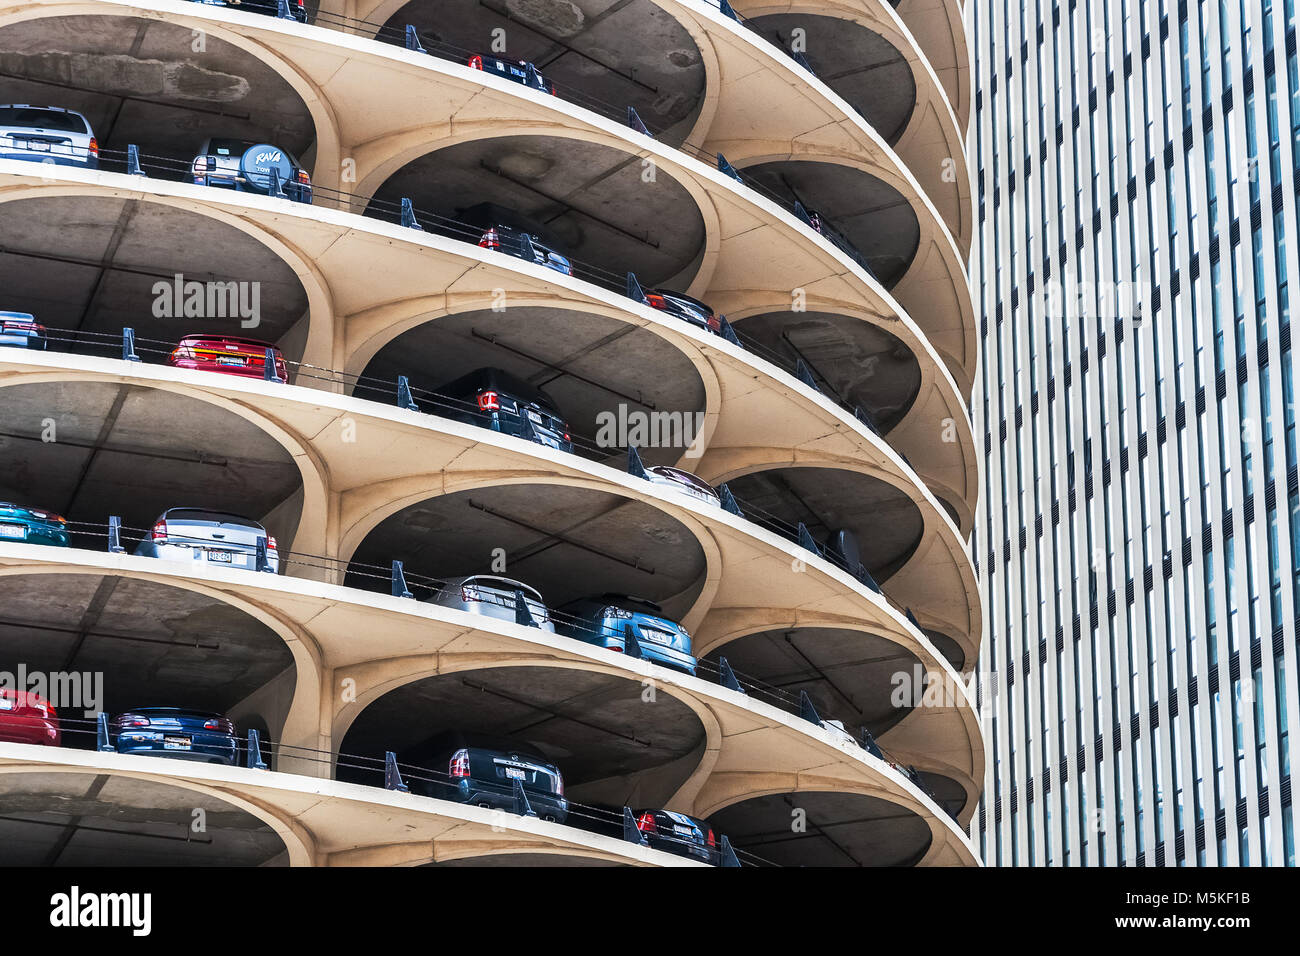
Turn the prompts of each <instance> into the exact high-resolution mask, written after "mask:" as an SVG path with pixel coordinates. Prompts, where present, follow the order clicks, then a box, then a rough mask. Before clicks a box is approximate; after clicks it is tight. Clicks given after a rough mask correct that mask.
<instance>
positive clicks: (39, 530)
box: [0, 501, 68, 548]
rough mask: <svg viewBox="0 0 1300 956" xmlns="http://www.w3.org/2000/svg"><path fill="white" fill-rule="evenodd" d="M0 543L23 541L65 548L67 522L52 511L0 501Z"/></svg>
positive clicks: (66, 543) (66, 544)
mask: <svg viewBox="0 0 1300 956" xmlns="http://www.w3.org/2000/svg"><path fill="white" fill-rule="evenodd" d="M0 541H25V542H27V543H28V544H44V545H48V546H49V547H51V548H66V547H67V546H68V522H67V519H65V518H64V517H62V516H61V515H56V514H55V513H54V512H53V511H45V510H44V509H42V508H28V507H25V506H23V505H16V504H13V503H12V502H8V501H0Z"/></svg>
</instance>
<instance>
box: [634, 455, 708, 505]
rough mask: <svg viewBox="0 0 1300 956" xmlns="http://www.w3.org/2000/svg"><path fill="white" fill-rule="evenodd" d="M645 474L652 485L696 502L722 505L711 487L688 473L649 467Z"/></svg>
mask: <svg viewBox="0 0 1300 956" xmlns="http://www.w3.org/2000/svg"><path fill="white" fill-rule="evenodd" d="M646 474H648V475H649V476H650V481H651V483H653V484H656V485H659V486H661V487H664V488H671V489H672V490H673V491H680V492H681V493H682V494H684V495H690V496H691V497H692V498H694V499H696V500H697V501H703V502H706V503H708V504H711V505H721V504H722V499H721V498H719V497H718V493H717V492H716V491H714V490H713V486H712V485H710V484H709V483H708V482H706V481H704V480H703V479H700V478H696V477H695V476H694V475H692V474H691V473H690V472H689V471H682V470H681V469H680V468H670V467H669V466H668V465H651V466H650V467H648V468H646Z"/></svg>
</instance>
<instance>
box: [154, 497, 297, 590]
mask: <svg viewBox="0 0 1300 956" xmlns="http://www.w3.org/2000/svg"><path fill="white" fill-rule="evenodd" d="M259 539H260V540H263V541H265V543H266V565H265V566H264V567H262V568H261V569H260V570H262V571H269V572H271V573H272V574H275V573H276V572H277V571H279V570H280V557H279V554H278V552H277V550H276V543H275V538H274V537H272V536H271V535H269V534H267V533H266V529H265V528H263V527H262V526H261V525H260V524H258V523H257V522H256V521H254V520H253V519H251V518H242V517H240V516H239V515H232V514H226V513H225V512H222V511H209V510H208V509H206V508H170V509H168V510H167V511H164V512H163V513H162V516H161V517H159V519H158V520H157V521H156V522H154V526H153V530H152V531H151V532H150V533H149V537H147V538H145V539H144V540H143V541H141V542H140V544H139V546H138V547H137V548H136V549H135V553H136V554H139V555H143V556H144V557H148V558H164V559H167V560H171V561H201V562H203V563H205V564H217V565H221V566H222V567H227V568H244V569H245V570H248V571H257V570H259V569H258V567H257V543H258V541H259Z"/></svg>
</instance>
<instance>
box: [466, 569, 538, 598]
mask: <svg viewBox="0 0 1300 956" xmlns="http://www.w3.org/2000/svg"><path fill="white" fill-rule="evenodd" d="M466 581H476V582H478V581H481V582H483V583H485V584H486V585H487V586H488V587H495V586H496V584H495V583H494V582H499V583H500V584H504V585H506V588H507V589H514V588H518V589H519V590H521V591H531V592H532V593H533V594H535V595H537V597H538V599H539V600H540V599H541V596H542V593H541V592H540V591H538V590H537V588H535V587H533V586H532V585H531V584H525V583H524V582H523V581H516V580H515V579H514V578H504V577H501V575H499V574H466V575H463V576H461V577H458V578H447V579H446V584H445V587H447V588H458V587H460V586H461V585H462V584H464V583H465V582H466Z"/></svg>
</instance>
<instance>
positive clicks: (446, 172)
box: [368, 136, 704, 291]
mask: <svg viewBox="0 0 1300 956" xmlns="http://www.w3.org/2000/svg"><path fill="white" fill-rule="evenodd" d="M644 172H645V170H644V168H643V166H642V161H641V159H640V158H639V157H637V156H633V155H629V154H627V153H624V152H621V151H620V150H616V149H613V148H611V147H609V146H604V145H600V144H597V143H585V142H582V141H581V140H576V139H568V138H562V137H557V136H508V137H494V138H491V139H479V140H470V141H468V142H463V143H458V144H456V145H454V146H447V147H445V148H443V149H439V150H435V151H434V152H431V153H427V154H425V155H423V156H420V157H417V158H416V159H413V160H411V161H410V162H409V163H407V164H406V165H405V166H403V167H402V168H401V169H399V170H397V172H395V173H393V175H392V176H390V177H389V178H388V179H387V180H386V181H385V182H384V183H383V185H382V186H380V187H379V189H377V190H376V192H375V200H374V202H372V204H371V207H370V209H369V210H368V211H369V212H370V213H371V214H375V215H385V216H387V215H388V213H387V212H386V210H387V209H392V208H396V206H397V205H398V204H399V203H400V202H401V200H402V198H403V197H405V198H409V199H410V200H411V202H412V203H413V204H414V206H415V208H416V209H417V210H420V211H422V212H428V213H434V214H437V215H439V216H443V217H448V218H449V219H451V220H453V222H452V223H448V224H444V227H445V230H446V232H447V233H448V234H449V235H451V236H452V237H453V238H457V239H463V240H467V241H470V242H478V239H479V236H480V235H481V234H482V230H481V229H478V228H472V227H470V226H466V225H462V224H461V223H462V221H463V220H464V218H465V212H464V211H465V210H469V209H472V207H474V206H476V205H478V204H480V203H493V204H496V205H498V206H502V207H505V208H506V209H508V210H511V211H512V212H514V213H517V214H522V215H524V216H526V217H528V218H529V219H531V220H533V221H534V222H536V223H538V224H539V226H540V228H541V229H542V230H543V232H542V235H541V238H542V239H543V240H544V241H547V242H549V243H551V244H553V245H554V247H555V251H557V252H559V253H562V254H563V255H565V256H568V257H570V258H571V259H573V260H574V262H573V266H574V274H575V275H578V276H581V277H583V278H587V279H591V280H592V281H595V282H599V283H601V284H603V285H606V286H609V287H611V288H615V289H619V290H620V291H621V290H623V289H625V288H626V282H627V280H626V274H627V273H628V272H635V273H636V274H637V277H638V278H639V279H640V280H641V283H642V285H644V286H645V287H646V288H649V287H650V286H653V285H658V284H660V283H667V282H671V283H672V284H673V286H674V287H677V288H683V289H684V288H685V287H686V286H687V285H689V283H690V280H691V279H692V278H693V277H694V273H695V269H696V267H697V265H698V263H699V261H700V260H701V257H702V256H703V253H704V219H703V217H702V216H701V215H700V210H699V207H698V206H697V205H696V202H695V200H694V199H693V198H692V197H691V195H690V193H688V192H687V191H686V190H685V189H684V188H683V187H682V186H681V184H679V183H678V182H677V181H676V180H674V179H673V178H672V177H671V176H669V175H668V174H667V173H666V172H664V171H663V170H662V169H657V170H655V171H654V173H655V175H654V177H653V179H652V181H646V180H645V179H644V178H643V173H644ZM381 210H382V211H381ZM471 218H472V215H471ZM507 225H510V224H509V223H507Z"/></svg>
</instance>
